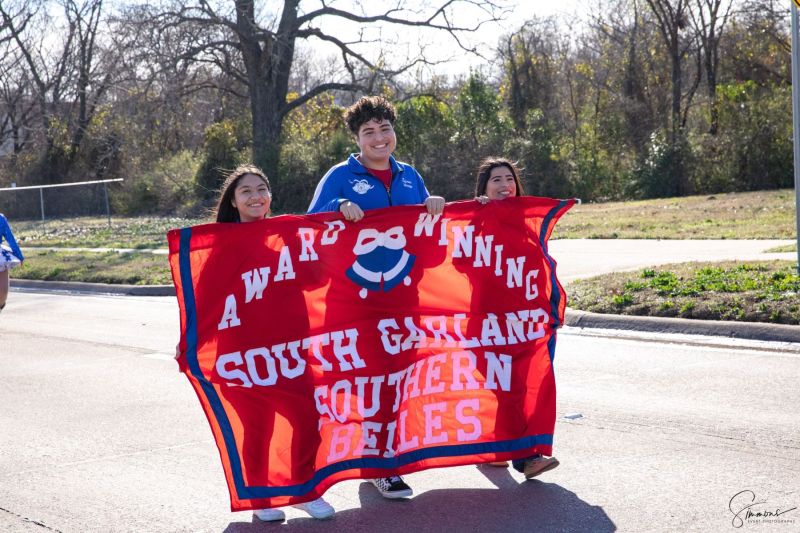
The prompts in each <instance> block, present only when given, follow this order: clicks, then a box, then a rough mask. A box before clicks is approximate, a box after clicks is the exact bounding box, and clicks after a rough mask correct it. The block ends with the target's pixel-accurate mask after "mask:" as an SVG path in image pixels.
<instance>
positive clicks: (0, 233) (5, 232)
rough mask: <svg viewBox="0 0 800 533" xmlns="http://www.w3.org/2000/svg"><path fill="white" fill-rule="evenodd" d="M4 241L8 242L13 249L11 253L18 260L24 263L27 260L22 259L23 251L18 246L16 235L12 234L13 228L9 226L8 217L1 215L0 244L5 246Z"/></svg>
mask: <svg viewBox="0 0 800 533" xmlns="http://www.w3.org/2000/svg"><path fill="white" fill-rule="evenodd" d="M3 239H5V240H6V241H8V246H9V248H11V251H12V252H14V255H16V256H17V259H19V260H20V261H23V260H24V259H25V258H24V257H22V250H20V249H19V245H17V239H15V238H14V234H13V233H11V226H9V225H8V220H7V219H6V216H5V215H4V214H3V213H0V244H3Z"/></svg>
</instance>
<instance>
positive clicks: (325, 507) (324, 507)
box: [292, 498, 336, 520]
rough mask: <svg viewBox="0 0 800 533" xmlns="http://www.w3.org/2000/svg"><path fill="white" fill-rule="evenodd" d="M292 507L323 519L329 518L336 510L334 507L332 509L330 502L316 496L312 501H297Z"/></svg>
mask: <svg viewBox="0 0 800 533" xmlns="http://www.w3.org/2000/svg"><path fill="white" fill-rule="evenodd" d="M292 507H295V508H297V509H302V510H303V511H305V512H307V513H308V514H310V515H311V516H312V517H314V518H316V519H317V520H325V519H326V518H330V517H332V516H333V515H334V513H335V512H336V509H334V508H333V506H332V505H331V504H329V503H328V502H326V501H325V500H323V499H322V498H317V499H316V500H314V501H313V502H305V503H298V504H297V505H293V506H292Z"/></svg>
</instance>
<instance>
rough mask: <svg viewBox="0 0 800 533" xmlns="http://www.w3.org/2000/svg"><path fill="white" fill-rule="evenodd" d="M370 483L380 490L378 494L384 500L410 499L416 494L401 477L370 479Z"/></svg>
mask: <svg viewBox="0 0 800 533" xmlns="http://www.w3.org/2000/svg"><path fill="white" fill-rule="evenodd" d="M370 481H371V482H372V484H373V485H375V486H376V487H377V488H378V492H380V493H381V496H383V497H384V498H389V499H394V498H408V497H410V496H411V495H412V494H414V491H413V490H411V487H409V486H408V485H406V483H405V481H403V478H401V477H400V476H392V477H381V478H378V479H370Z"/></svg>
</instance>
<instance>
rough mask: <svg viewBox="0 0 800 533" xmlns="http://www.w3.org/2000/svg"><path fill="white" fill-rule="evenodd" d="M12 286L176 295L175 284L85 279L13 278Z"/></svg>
mask: <svg viewBox="0 0 800 533" xmlns="http://www.w3.org/2000/svg"><path fill="white" fill-rule="evenodd" d="M11 288H12V289H14V288H19V289H32V290H42V291H59V292H81V293H93V294H121V295H128V296H175V286H173V285H121V284H112V283H86V282H83V281H41V280H34V279H16V278H12V279H11Z"/></svg>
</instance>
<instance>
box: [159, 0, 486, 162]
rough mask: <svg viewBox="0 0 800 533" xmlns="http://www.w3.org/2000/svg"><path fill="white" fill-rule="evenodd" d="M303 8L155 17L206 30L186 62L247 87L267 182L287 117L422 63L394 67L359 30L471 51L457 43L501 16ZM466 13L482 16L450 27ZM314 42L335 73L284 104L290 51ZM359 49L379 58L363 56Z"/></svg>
mask: <svg viewBox="0 0 800 533" xmlns="http://www.w3.org/2000/svg"><path fill="white" fill-rule="evenodd" d="M302 4H303V5H302V6H301V2H300V0H284V2H283V6H282V9H281V10H280V13H274V14H273V16H272V17H265V16H263V14H260V13H257V10H256V2H255V1H254V0H232V1H231V0H227V1H226V2H222V0H218V1H217V2H216V3H213V2H211V1H210V0H196V1H194V2H190V3H188V4H186V5H180V6H177V7H176V8H174V9H172V10H169V11H164V12H162V13H161V15H160V17H159V19H160V21H161V23H162V26H164V27H168V26H170V25H183V24H194V25H198V24H199V25H203V26H205V27H206V28H207V29H208V32H207V34H206V36H205V38H204V39H203V40H202V41H200V42H198V43H197V46H195V47H194V49H193V50H191V51H188V54H190V55H191V56H192V57H193V58H195V59H196V60H198V61H206V62H211V63H214V64H215V65H216V66H217V67H218V68H220V69H222V70H224V71H225V72H227V73H228V74H229V75H230V76H232V77H233V78H235V79H237V80H239V81H240V82H241V83H242V84H243V85H244V86H245V87H247V91H248V96H249V102H250V111H251V115H252V121H253V126H252V127H253V159H254V160H255V162H256V163H257V164H259V165H261V166H262V167H263V168H264V169H265V170H266V171H267V172H268V173H269V174H270V175H271V176H276V170H277V166H278V157H279V148H280V139H281V131H282V128H283V121H284V119H285V117H286V116H287V114H288V113H289V112H290V111H292V110H293V109H295V108H297V107H299V106H302V105H303V104H305V103H306V102H308V101H309V100H310V99H312V98H314V97H315V96H317V95H320V94H323V93H325V92H328V91H337V90H343V91H365V92H368V91H372V90H375V88H376V87H377V84H378V83H379V82H380V81H382V80H387V79H391V78H393V77H395V76H397V75H398V74H400V73H402V72H405V71H407V70H408V69H410V68H411V67H413V66H414V65H419V64H421V63H424V62H425V61H426V60H425V58H424V57H422V56H416V57H407V58H404V59H403V60H402V61H401V62H400V64H392V63H393V61H391V60H390V59H393V57H390V56H396V55H399V54H397V53H391V51H389V50H387V49H385V48H384V47H383V46H382V44H381V40H380V38H375V37H373V36H369V35H367V33H366V32H365V31H364V30H365V28H370V27H372V28H374V27H377V26H379V25H383V26H387V27H393V28H410V27H413V28H429V29H434V30H440V31H443V32H448V33H449V34H450V35H452V36H453V38H454V39H455V42H456V43H457V44H458V45H459V46H461V47H462V48H464V49H469V47H468V46H466V45H465V44H464V43H463V40H462V38H461V35H462V34H463V33H464V32H472V31H475V30H477V29H478V28H480V27H481V25H482V24H483V23H485V22H487V21H493V20H498V18H499V17H500V16H501V14H502V8H501V6H500V5H499V3H498V2H496V1H495V0H484V1H479V0H441V1H439V3H438V4H437V5H433V6H431V5H429V4H428V5H427V6H426V7H423V8H421V10H419V11H417V10H413V9H410V8H407V7H406V4H407V2H405V1H403V0H395V1H392V2H380V3H377V2H368V1H366V0H365V1H354V2H352V5H353V6H354V9H348V10H345V9H340V8H338V7H334V5H335V2H332V1H327V0H318V2H314V3H313V4H315V7H307V6H310V5H311V4H312V2H308V3H305V2H303V3H302ZM375 6H379V7H377V8H376V7H375ZM465 6H471V7H472V8H474V9H479V10H480V11H481V13H483V16H482V17H480V20H478V21H477V22H475V23H474V24H471V25H467V26H463V25H458V24H455V23H454V22H453V21H454V19H455V11H456V10H457V9H462V8H464V7H465ZM376 10H377V11H376ZM343 24H356V25H357V26H358V27H359V28H360V31H357V32H355V34H354V35H353V37H352V38H350V39H343V38H340V37H338V36H337V35H336V31H335V30H336V28H337V27H339V26H341V25H343ZM312 39H313V40H318V41H322V42H324V43H327V44H328V45H330V46H332V47H333V48H334V49H336V50H337V51H338V54H339V55H340V63H339V67H340V68H339V72H338V73H337V74H336V75H332V76H330V77H328V79H324V80H319V82H317V83H314V84H313V85H311V86H308V87H306V88H304V89H303V90H302V91H301V92H299V93H298V94H297V97H296V98H293V99H291V100H289V99H287V96H288V93H289V88H290V85H289V84H290V80H291V76H292V72H293V70H294V69H295V52H296V47H297V45H298V43H301V42H304V41H308V40H312ZM365 46H368V47H371V48H372V49H373V50H372V51H374V50H377V51H378V53H377V54H375V53H369V51H365V50H364V48H365ZM234 56H236V57H234ZM276 177H277V176H276Z"/></svg>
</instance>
